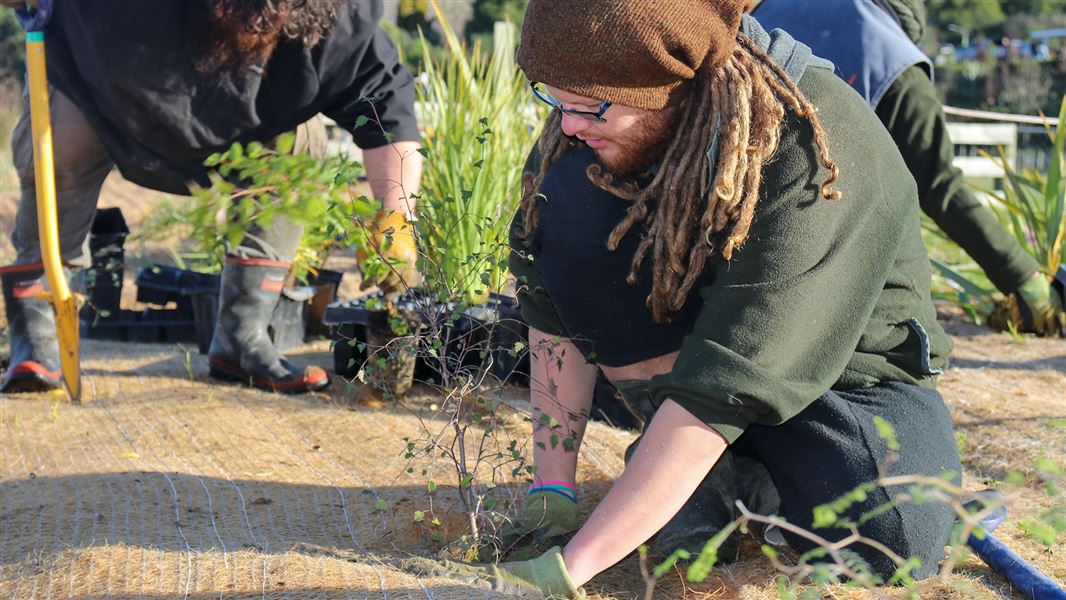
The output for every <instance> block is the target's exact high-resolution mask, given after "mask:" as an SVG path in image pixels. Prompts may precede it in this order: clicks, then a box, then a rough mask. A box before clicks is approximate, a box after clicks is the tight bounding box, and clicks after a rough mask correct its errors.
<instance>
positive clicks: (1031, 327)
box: [989, 271, 1066, 336]
mask: <svg viewBox="0 0 1066 600" xmlns="http://www.w3.org/2000/svg"><path fill="white" fill-rule="evenodd" d="M1009 323H1013V324H1014V326H1015V327H1017V328H1018V330H1019V331H1022V332H1025V333H1035V334H1037V335H1040V336H1053V335H1059V336H1066V310H1064V309H1063V306H1062V299H1061V298H1059V296H1058V294H1055V293H1053V292H1052V290H1051V286H1050V284H1048V280H1047V278H1046V277H1045V276H1044V274H1043V273H1041V272H1039V271H1037V272H1036V273H1034V274H1033V276H1032V277H1030V278H1029V279H1027V280H1026V281H1025V283H1023V284H1022V285H1021V287H1019V288H1018V290H1017V291H1016V292H1014V293H1012V294H1009V295H1008V296H1007V298H1006V299H1004V300H1003V301H1001V302H1000V303H999V304H998V305H997V306H996V309H995V311H994V312H993V313H992V316H991V317H990V318H989V324H990V325H991V326H992V327H993V328H995V329H998V330H1000V331H1006V330H1007V329H1008V328H1009V325H1008V324H1009Z"/></svg>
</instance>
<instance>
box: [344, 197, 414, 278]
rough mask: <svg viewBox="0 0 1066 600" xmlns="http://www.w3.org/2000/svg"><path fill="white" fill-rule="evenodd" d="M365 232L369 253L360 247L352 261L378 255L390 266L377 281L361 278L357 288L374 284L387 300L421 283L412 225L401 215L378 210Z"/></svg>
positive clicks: (361, 260) (360, 260)
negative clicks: (366, 232) (361, 280)
mask: <svg viewBox="0 0 1066 600" xmlns="http://www.w3.org/2000/svg"><path fill="white" fill-rule="evenodd" d="M368 233H369V236H368V238H369V239H368V242H369V247H368V249H367V250H368V251H369V253H370V254H368V253H367V252H366V251H364V250H363V249H361V248H360V249H359V250H358V251H357V252H356V259H357V260H358V261H359V262H363V261H365V260H366V259H367V258H368V257H370V256H376V254H377V253H380V255H381V257H382V258H384V259H385V261H386V262H388V263H389V264H390V265H391V266H390V268H389V271H388V272H387V273H386V274H385V276H383V277H381V278H376V279H372V278H364V279H363V283H362V285H361V286H360V289H364V290H365V289H366V288H368V287H370V286H371V285H376V286H378V288H380V289H381V291H382V293H384V294H385V297H386V298H391V297H395V296H398V295H400V294H402V293H404V292H406V291H407V289H408V288H411V287H418V286H419V285H421V284H422V274H421V273H419V272H418V268H417V264H418V247H417V246H416V245H415V236H414V226H413V225H412V224H411V223H410V222H408V220H407V217H405V216H404V214H403V213H402V212H398V211H384V210H382V211H379V212H378V214H377V216H376V217H375V218H374V223H373V225H371V226H370V230H369V232H368ZM386 238H388V239H386ZM389 240H391V242H390V241H389Z"/></svg>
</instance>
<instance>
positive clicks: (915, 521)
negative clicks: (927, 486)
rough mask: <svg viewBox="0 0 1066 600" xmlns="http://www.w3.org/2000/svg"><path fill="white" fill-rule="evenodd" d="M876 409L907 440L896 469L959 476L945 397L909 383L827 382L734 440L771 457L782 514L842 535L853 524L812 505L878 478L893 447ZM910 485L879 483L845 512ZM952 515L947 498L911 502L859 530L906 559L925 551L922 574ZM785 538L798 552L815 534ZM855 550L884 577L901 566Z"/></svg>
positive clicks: (937, 555)
mask: <svg viewBox="0 0 1066 600" xmlns="http://www.w3.org/2000/svg"><path fill="white" fill-rule="evenodd" d="M875 416H879V417H881V418H883V419H885V420H886V421H888V422H889V423H890V424H892V426H893V428H894V429H895V433H896V437H897V439H898V440H899V443H900V450H899V459H898V461H897V462H896V463H895V464H894V465H892V467H891V468H890V470H889V471H888V474H889V475H914V474H917V475H927V476H931V477H940V476H941V475H943V474H944V473H945V472H953V473H954V474H955V477H954V481H955V482H956V483H957V482H958V481H959V474H960V473H961V469H962V467H961V465H960V463H959V455H958V451H957V449H956V447H955V438H954V436H953V435H952V430H951V417H950V415H949V414H948V411H947V407H945V406H944V401H943V399H942V398H941V397H940V394H938V393H937V392H935V391H933V390H929V389H925V388H922V387H918V386H914V385H907V384H903V383H883V384H880V385H877V386H874V387H871V388H867V389H861V390H852V391H847V392H834V391H830V392H829V393H827V394H825V395H824V396H822V397H821V398H818V400H816V401H815V402H814V403H812V404H811V405H810V406H808V407H807V408H806V409H805V410H804V411H803V412H801V413H800V414H798V415H796V416H795V417H793V418H792V419H789V420H788V421H786V422H785V423H783V424H781V425H778V426H775V427H766V426H762V425H753V426H751V427H749V428H748V429H747V431H745V432H744V434H743V435H742V436H741V437H740V438H739V439H738V440H737V441H736V443H735V444H734V445H733V446H732V447H731V449H732V451H733V452H735V453H736V454H737V455H738V456H746V457H750V458H752V459H754V460H757V461H758V462H760V463H762V464H763V465H765V466H766V469H767V470H768V471H769V472H770V476H771V478H772V479H773V482H774V485H775V486H776V487H777V491H778V493H779V495H780V498H781V506H780V515H781V516H783V517H785V518H786V519H787V520H788V521H789V522H790V523H793V524H796V525H799V526H800V527H803V528H805V529H810V530H813V531H814V532H815V533H817V534H818V535H820V536H822V537H824V538H827V539H829V540H831V541H836V540H839V539H841V538H843V537H846V536H847V535H848V534H849V531H848V530H846V529H840V528H822V529H812V522H813V515H812V513H813V510H814V507H816V506H818V505H820V504H825V503H827V502H830V501H832V500H834V499H836V498H839V497H840V496H843V495H844V494H846V493H847V492H849V491H851V490H852V489H854V488H855V487H857V486H859V485H861V484H863V483H868V482H872V481H874V480H875V479H876V478H877V477H878V473H879V468H880V467H881V466H882V465H883V464H884V461H885V456H886V454H887V448H886V446H885V442H884V441H883V440H882V439H881V438H880V437H879V436H878V433H877V429H876V427H875V425H874V417H875ZM906 489H907V486H903V487H901V488H897V489H887V490H886V489H885V488H876V489H874V491H873V492H871V493H870V494H869V496H868V497H867V499H866V501H865V502H861V503H858V504H856V505H854V506H853V507H852V509H851V510H849V511H848V512H846V513H845V516H847V517H849V518H851V519H853V520H857V519H858V517H859V515H860V514H862V513H863V512H865V511H868V510H870V509H872V508H874V507H876V506H879V505H881V504H883V503H885V502H887V501H889V500H890V497H891V496H892V495H894V494H898V493H900V492H903V491H906ZM953 522H954V512H953V511H952V510H951V508H950V507H948V506H947V505H944V504H940V503H932V502H930V503H925V504H916V503H912V502H908V503H903V504H900V505H899V506H897V507H896V508H894V509H892V510H890V511H888V512H885V513H884V514H881V515H879V516H877V517H874V518H873V519H871V520H869V521H867V522H866V523H864V524H863V525H861V526H860V527H859V532H860V533H861V534H863V535H864V536H865V537H869V538H871V539H874V540H877V541H878V542H880V543H882V544H884V545H886V546H887V547H888V548H890V549H891V550H892V551H893V552H895V553H897V554H899V555H900V556H901V557H903V558H908V557H916V558H918V559H919V560H921V562H922V566H921V568H920V569H917V570H916V571H915V572H914V574H915V575H916V576H918V577H919V578H921V577H927V576H930V575H932V574H934V573H935V572H936V569H937V565H938V563H939V562H940V561H941V559H943V557H944V546H945V545H946V544H947V542H948V538H949V536H950V534H951V527H952V524H953ZM785 539H786V540H788V542H789V545H790V546H792V547H793V548H794V549H796V550H798V551H800V552H804V551H807V550H811V549H813V548H814V545H813V544H812V543H811V542H810V541H808V540H806V539H803V538H801V537H799V536H796V535H793V534H790V533H788V532H785ZM851 549H852V550H853V551H855V552H856V553H858V554H859V555H860V556H861V557H862V558H863V559H865V560H866V562H868V563H869V564H870V566H871V567H872V568H873V569H874V571H875V572H877V573H880V574H881V575H882V576H884V577H886V578H887V577H888V576H890V575H891V574H892V572H893V571H894V570H895V565H894V564H893V563H892V562H891V560H890V559H889V558H888V557H886V556H885V555H884V554H883V553H881V552H879V551H877V550H875V549H873V548H870V547H869V546H866V545H853V546H851Z"/></svg>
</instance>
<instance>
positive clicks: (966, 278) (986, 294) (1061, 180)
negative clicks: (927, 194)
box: [933, 96, 1066, 317]
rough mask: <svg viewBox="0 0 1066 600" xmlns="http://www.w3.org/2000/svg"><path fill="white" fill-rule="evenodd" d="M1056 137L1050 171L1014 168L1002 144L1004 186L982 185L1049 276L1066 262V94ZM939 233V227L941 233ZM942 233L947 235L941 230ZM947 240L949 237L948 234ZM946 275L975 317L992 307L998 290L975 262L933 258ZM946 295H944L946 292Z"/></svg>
mask: <svg viewBox="0 0 1066 600" xmlns="http://www.w3.org/2000/svg"><path fill="white" fill-rule="evenodd" d="M1045 127H1046V129H1047V132H1048V137H1049V138H1050V139H1051V153H1050V157H1049V160H1048V167H1047V172H1046V173H1041V172H1039V171H1037V170H1035V169H1015V168H1014V167H1013V166H1012V165H1011V164H1010V162H1009V161H1008V160H1007V157H1006V154H1005V153H1004V152H1003V150H1002V149H1000V151H999V155H998V157H992V156H990V155H989V154H987V153H984V154H985V156H988V157H989V158H993V160H996V161H997V162H998V163H999V164H1000V166H1001V167H1002V168H1003V171H1004V174H1005V175H1004V176H1005V180H1006V181H1005V185H1004V186H1003V189H1002V190H999V191H994V190H988V189H980V191H982V192H984V193H985V194H986V195H987V196H988V197H989V198H991V199H992V201H991V204H990V206H991V208H992V211H993V212H994V213H995V214H996V216H997V217H998V218H999V220H1000V222H1001V223H1002V224H1003V226H1004V227H1005V228H1006V230H1007V231H1008V232H1009V233H1010V234H1011V235H1012V236H1014V238H1015V239H1016V240H1018V243H1019V244H1020V245H1021V247H1022V248H1024V249H1025V251H1026V252H1028V253H1029V254H1030V255H1031V256H1032V257H1033V258H1035V259H1036V261H1037V263H1039V264H1040V270H1041V272H1043V273H1044V274H1045V275H1047V276H1048V277H1053V276H1054V275H1055V272H1056V271H1057V270H1058V268H1059V266H1060V265H1063V264H1066V243H1064V238H1066V155H1064V154H1063V146H1064V142H1066V96H1064V97H1063V101H1062V105H1061V107H1060V108H1059V116H1058V122H1057V125H1056V127H1055V128H1052V127H1051V126H1050V125H1045ZM937 233H938V234H939V232H937ZM940 235H941V236H942V237H943V234H940ZM944 239H945V240H946V239H947V238H946V237H945V238H944ZM933 266H934V267H935V268H936V270H937V271H938V272H939V274H940V275H941V277H942V278H943V279H944V280H946V281H947V282H948V284H949V285H950V286H951V287H952V288H953V289H954V291H955V294H954V297H953V298H951V299H952V300H954V301H957V302H959V303H960V304H961V305H962V306H963V307H964V308H965V309H967V310H968V311H969V312H970V314H971V317H978V316H979V314H980V313H988V312H991V309H992V307H993V306H994V303H995V298H994V297H995V293H996V292H995V289H994V288H993V287H992V286H991V284H990V283H988V281H987V280H986V279H985V278H984V277H981V276H980V274H979V273H977V272H976V271H977V269H976V267H975V266H973V265H969V266H967V265H963V264H959V265H948V264H945V263H943V262H940V261H936V260H934V261H933ZM941 297H944V296H943V295H941Z"/></svg>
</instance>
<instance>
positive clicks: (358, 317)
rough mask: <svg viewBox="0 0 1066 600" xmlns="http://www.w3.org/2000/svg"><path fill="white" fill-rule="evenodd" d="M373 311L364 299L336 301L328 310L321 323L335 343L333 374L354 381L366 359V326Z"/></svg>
mask: <svg viewBox="0 0 1066 600" xmlns="http://www.w3.org/2000/svg"><path fill="white" fill-rule="evenodd" d="M369 320H370V310H368V309H367V308H366V303H365V299H359V300H349V301H344V302H333V303H331V304H330V305H329V306H327V307H326V312H325V315H324V316H323V318H322V322H323V323H324V324H325V325H326V327H327V328H328V329H329V337H330V339H331V340H333V371H334V372H335V373H336V374H337V375H340V376H341V377H345V378H348V379H351V378H352V377H355V375H356V374H357V373H358V372H359V369H360V368H362V366H363V362H364V361H365V360H366V324H367V321H369Z"/></svg>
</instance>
